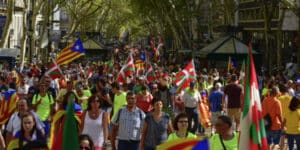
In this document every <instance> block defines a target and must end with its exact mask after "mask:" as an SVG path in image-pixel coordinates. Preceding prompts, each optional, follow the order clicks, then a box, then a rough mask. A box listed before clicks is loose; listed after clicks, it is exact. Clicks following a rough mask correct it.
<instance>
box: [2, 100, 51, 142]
mask: <svg viewBox="0 0 300 150" xmlns="http://www.w3.org/2000/svg"><path fill="white" fill-rule="evenodd" d="M27 113H31V114H32V115H33V116H34V119H35V126H36V128H37V129H39V130H40V131H41V133H43V134H44V133H45V132H44V127H45V125H44V123H43V122H41V120H40V118H39V116H38V115H37V114H36V113H35V112H34V111H33V110H30V108H29V104H28V101H27V99H25V98H21V99H19V101H18V102H17V112H15V113H13V114H12V115H11V117H10V118H9V121H8V123H7V125H6V131H7V132H6V143H7V144H9V142H10V141H11V140H12V139H13V137H14V136H15V135H16V133H17V132H18V131H20V130H21V123H22V122H21V118H22V116H23V115H25V114H27Z"/></svg>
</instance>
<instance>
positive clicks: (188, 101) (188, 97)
mask: <svg viewBox="0 0 300 150" xmlns="http://www.w3.org/2000/svg"><path fill="white" fill-rule="evenodd" d="M182 99H183V103H184V106H185V107H188V108H195V107H197V106H198V103H199V102H200V100H201V95H200V93H199V92H198V91H194V92H193V93H192V92H190V91H189V90H186V91H185V92H184V94H183V98H182Z"/></svg>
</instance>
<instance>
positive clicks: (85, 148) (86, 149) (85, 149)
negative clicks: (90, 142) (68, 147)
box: [79, 146, 90, 150]
mask: <svg viewBox="0 0 300 150" xmlns="http://www.w3.org/2000/svg"><path fill="white" fill-rule="evenodd" d="M79 148H80V149H84V150H90V148H89V147H84V146H80V147H79Z"/></svg>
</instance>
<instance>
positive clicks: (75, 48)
mask: <svg viewBox="0 0 300 150" xmlns="http://www.w3.org/2000/svg"><path fill="white" fill-rule="evenodd" d="M83 55H85V50H84V48H83V44H82V42H81V41H80V39H78V40H76V41H75V42H74V43H72V44H71V45H68V46H67V47H66V48H64V49H63V50H61V51H60V52H59V53H58V55H57V57H56V59H55V61H56V63H57V65H63V64H67V63H69V62H71V61H73V60H75V59H76V58H79V57H80V56H83Z"/></svg>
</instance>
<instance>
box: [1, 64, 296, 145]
mask: <svg viewBox="0 0 300 150" xmlns="http://www.w3.org/2000/svg"><path fill="white" fill-rule="evenodd" d="M153 66H154V70H155V80H154V81H152V82H148V81H147V80H146V78H145V76H144V75H143V74H137V75H135V76H129V77H127V78H126V82H124V83H122V84H120V83H118V82H116V77H117V75H118V73H119V70H120V68H121V67H122V66H121V64H118V63H114V65H113V67H108V66H107V65H105V64H101V63H91V62H87V63H79V62H78V63H73V62H72V63H70V64H68V65H64V66H61V70H62V73H63V74H62V75H61V76H60V77H59V78H57V79H55V80H52V79H51V78H49V77H46V76H44V73H45V71H46V70H47V69H48V68H47V67H46V65H42V64H30V63H28V64H26V65H25V66H24V68H22V70H21V69H20V68H13V69H9V68H8V66H7V65H3V66H2V70H1V73H0V90H1V91H2V92H4V91H8V90H11V89H14V90H16V92H17V95H18V102H17V106H16V111H15V113H13V114H12V115H11V116H10V117H9V120H8V121H7V122H6V123H5V124H3V125H2V134H3V136H1V138H0V142H1V143H0V144H1V147H2V148H8V147H10V146H11V147H13V148H12V149H30V147H31V148H32V147H39V148H49V149H55V150H58V149H62V147H61V140H62V137H61V135H62V132H63V131H62V127H61V126H62V124H63V123H64V120H65V116H64V113H62V111H60V110H65V109H66V106H67V104H68V101H69V99H70V97H72V98H73V99H74V101H75V103H76V104H75V105H74V108H75V112H76V115H75V116H74V117H76V119H77V120H78V133H79V135H80V136H79V141H80V149H86V150H94V149H95V150H101V149H105V147H108V145H110V147H112V149H119V150H123V149H130V150H134V149H141V150H153V149H155V148H156V147H157V146H158V145H160V144H161V143H164V142H166V141H171V140H176V139H180V138H186V137H189V138H196V137H197V136H206V137H210V143H211V149H213V150H219V149H222V148H223V149H224V147H225V148H226V149H238V132H239V125H240V117H241V113H242V109H243V88H244V87H243V78H244V77H243V73H242V72H241V71H240V70H230V71H229V72H224V71H223V72H219V70H218V69H216V68H211V69H210V68H203V69H200V70H198V71H197V79H196V80H194V81H192V82H190V84H189V87H188V88H186V89H183V90H179V89H178V88H177V86H176V85H175V84H174V82H173V77H174V75H175V73H176V72H178V71H179V70H181V69H182V68H183V66H184V64H178V65H175V64H164V65H163V66H160V65H159V64H156V65H153ZM257 77H258V82H259V85H258V87H259V90H260V93H261V94H260V95H261V100H262V110H263V115H264V116H269V118H270V120H271V121H270V122H271V124H270V125H269V126H266V132H267V139H268V143H269V144H270V147H271V149H273V148H274V149H275V148H276V147H280V148H283V147H284V146H285V145H284V144H285V143H284V139H287V141H288V148H289V149H293V146H294V140H295V141H296V145H297V148H299V147H300V124H299V123H300V122H299V121H300V107H299V106H300V97H299V96H300V83H299V82H297V81H296V80H293V79H292V78H290V77H288V76H287V75H286V74H285V73H284V72H281V71H275V72H274V73H273V74H267V73H266V72H263V71H258V75H257ZM200 103H201V104H204V105H205V106H207V108H208V109H207V110H208V112H207V113H209V116H210V126H207V125H204V124H201V117H199V116H200V115H199V111H198V109H199V107H198V106H199V104H200ZM267 114H268V115H267ZM207 131H209V134H208V132H207ZM15 139H17V142H15ZM14 142H15V143H14ZM49 143H50V144H49Z"/></svg>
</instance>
